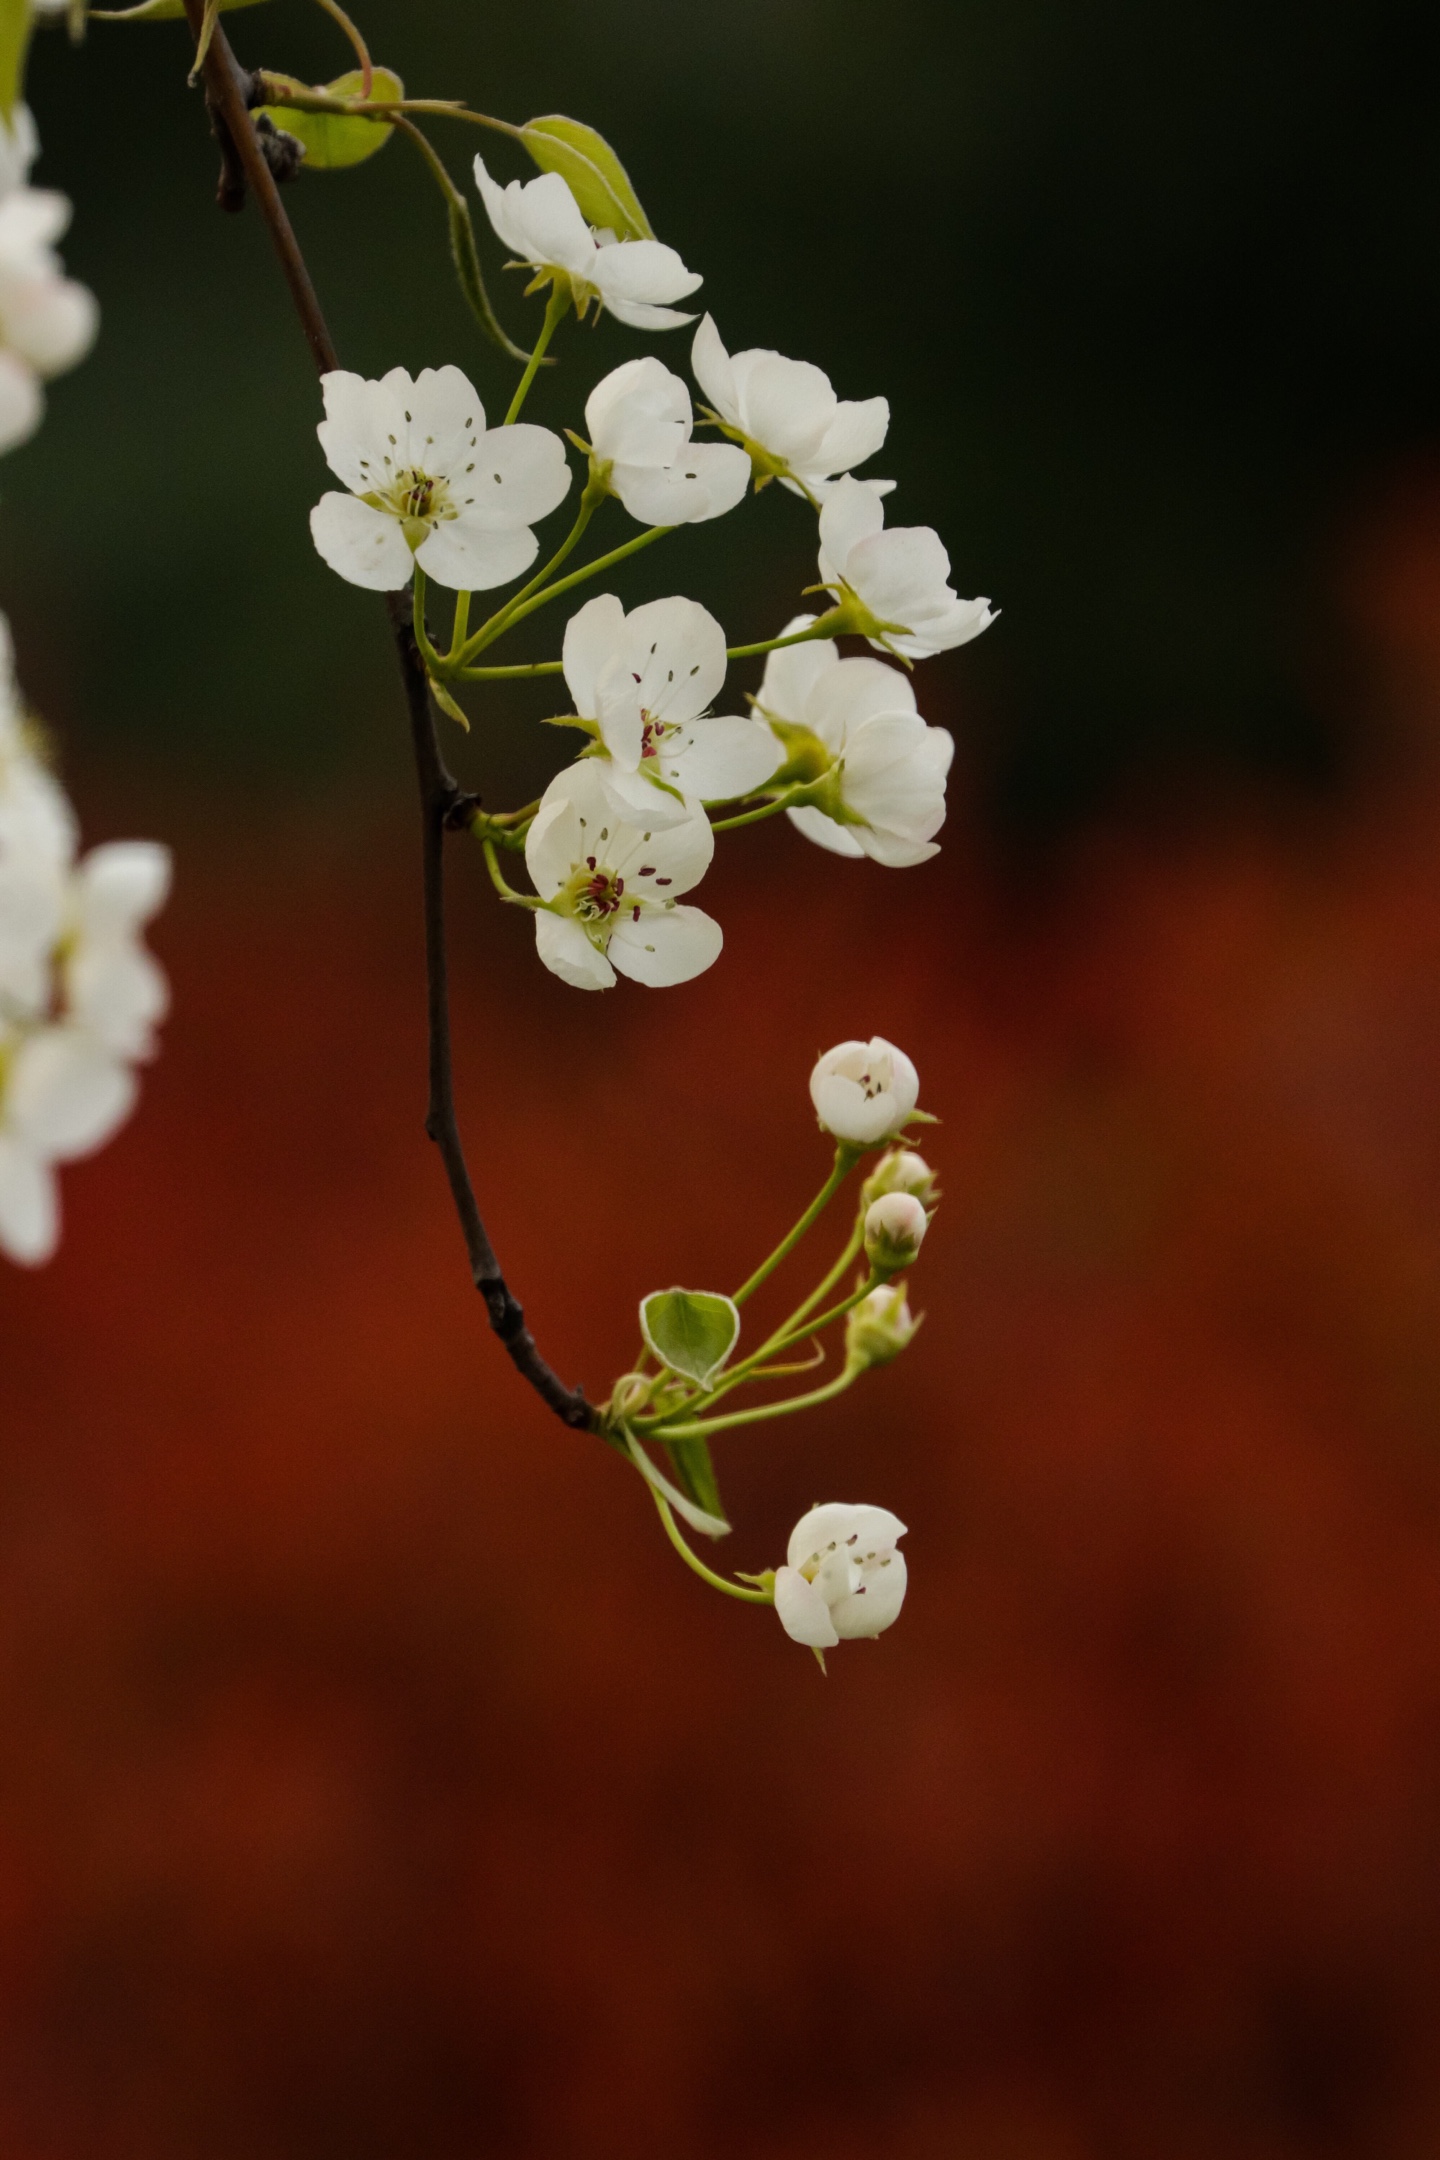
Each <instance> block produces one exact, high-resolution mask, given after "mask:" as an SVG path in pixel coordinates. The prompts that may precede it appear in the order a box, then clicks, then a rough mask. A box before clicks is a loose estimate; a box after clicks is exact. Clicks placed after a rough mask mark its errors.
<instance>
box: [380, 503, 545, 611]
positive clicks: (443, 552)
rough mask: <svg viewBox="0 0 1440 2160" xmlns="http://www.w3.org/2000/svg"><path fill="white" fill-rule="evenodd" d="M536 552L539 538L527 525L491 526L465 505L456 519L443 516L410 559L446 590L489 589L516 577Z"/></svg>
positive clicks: (485, 590)
mask: <svg viewBox="0 0 1440 2160" xmlns="http://www.w3.org/2000/svg"><path fill="white" fill-rule="evenodd" d="M389 522H390V523H392V524H393V523H394V520H393V519H392V520H390V521H389ZM395 529H396V530H397V531H399V527H398V525H397V526H396V528H395ZM402 539H403V535H402ZM539 552H540V542H539V539H538V538H537V537H536V535H535V533H534V532H533V531H532V530H531V528H530V527H529V526H528V525H506V526H501V527H499V528H496V527H495V526H493V525H491V524H489V523H487V522H484V521H482V520H481V519H480V518H478V517H475V516H473V515H472V513H471V512H469V511H468V510H467V511H462V512H461V514H460V516H459V517H458V518H442V519H441V520H440V522H439V524H437V525H436V526H435V528H434V530H433V531H432V532H430V533H429V534H428V535H427V537H426V538H425V539H424V540H423V541H422V542H421V544H420V546H419V547H418V548H417V549H416V550H415V560H416V561H417V562H418V563H419V565H420V567H421V569H422V570H423V571H424V572H425V575H426V577H428V578H433V579H434V581H435V583H436V584H437V585H444V586H445V587H447V589H448V590H449V591H451V592H488V591H489V590H490V588H491V587H492V586H494V585H508V584H509V583H510V580H511V579H512V578H517V577H520V576H521V575H522V574H523V573H524V572H525V571H526V570H528V569H529V567H530V565H531V563H532V562H534V560H535V557H536V556H537V555H538V554H539Z"/></svg>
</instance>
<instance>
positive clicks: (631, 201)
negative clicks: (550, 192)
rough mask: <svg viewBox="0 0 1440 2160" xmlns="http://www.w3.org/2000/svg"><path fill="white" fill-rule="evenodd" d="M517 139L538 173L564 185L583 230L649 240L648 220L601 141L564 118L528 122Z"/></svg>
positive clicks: (579, 123)
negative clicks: (586, 227)
mask: <svg viewBox="0 0 1440 2160" xmlns="http://www.w3.org/2000/svg"><path fill="white" fill-rule="evenodd" d="M520 139H521V141H522V142H523V143H524V145H525V147H526V149H527V150H528V151H529V152H530V155H531V157H532V158H534V160H535V163H536V164H537V165H538V166H539V167H540V170H541V172H558V173H559V175H560V177H561V179H562V180H565V181H568V183H569V186H570V192H571V194H572V195H573V196H574V197H575V200H576V202H577V203H579V205H580V214H581V216H582V217H583V218H584V219H585V221H586V223H587V224H590V225H596V226H599V227H600V228H601V229H602V230H603V229H604V228H606V227H608V228H609V230H610V231H611V232H613V233H614V235H615V237H616V239H617V240H653V239H654V237H655V235H654V233H653V232H652V230H651V228H650V220H649V219H648V218H647V217H646V215H645V212H644V211H643V210H642V209H641V207H640V199H639V197H638V196H637V195H636V193H635V190H634V188H633V187H632V186H631V184H630V175H629V173H627V172H626V170H625V168H624V166H623V165H622V164H621V162H620V160H619V158H618V157H616V155H615V152H614V151H613V150H612V149H611V147H610V145H609V143H607V142H606V140H605V138H604V136H603V135H600V134H597V133H596V131H595V129H594V128H592V127H586V126H585V124H584V122H583V121H580V120H567V119H566V117H565V115H564V113H546V114H545V115H544V117H543V118H542V119H539V120H527V121H526V123H525V125H524V127H523V128H521V130H520Z"/></svg>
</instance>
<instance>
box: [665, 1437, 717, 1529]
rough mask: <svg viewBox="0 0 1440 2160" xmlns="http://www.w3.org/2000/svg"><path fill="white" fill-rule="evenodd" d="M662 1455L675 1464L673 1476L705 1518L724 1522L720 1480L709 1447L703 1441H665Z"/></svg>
mask: <svg viewBox="0 0 1440 2160" xmlns="http://www.w3.org/2000/svg"><path fill="white" fill-rule="evenodd" d="M665 1452H666V1454H667V1455H668V1456H669V1457H670V1460H671V1462H672V1463H674V1465H675V1475H676V1477H678V1478H679V1480H680V1483H681V1485H682V1486H683V1487H684V1489H685V1491H686V1492H687V1493H688V1494H689V1495H690V1498H691V1499H692V1500H693V1501H694V1502H695V1505H696V1506H697V1507H700V1508H704V1510H705V1512H706V1514H707V1515H716V1516H718V1517H719V1518H720V1519H721V1521H722V1522H723V1520H724V1518H725V1503H724V1501H723V1500H722V1499H721V1498H720V1485H719V1480H718V1479H717V1478H716V1476H715V1465H714V1463H713V1462H712V1461H711V1459H710V1444H709V1442H708V1441H706V1440H667V1441H666V1443H665Z"/></svg>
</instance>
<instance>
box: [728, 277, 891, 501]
mask: <svg viewBox="0 0 1440 2160" xmlns="http://www.w3.org/2000/svg"><path fill="white" fill-rule="evenodd" d="M690 365H691V366H692V367H693V369H694V370H695V380H696V381H697V382H698V383H699V385H700V387H701V389H702V390H703V391H704V392H705V395H706V397H707V398H708V399H709V400H710V410H711V413H712V416H713V417H714V418H715V419H716V420H718V421H720V422H721V424H722V425H723V426H724V428H725V430H726V432H727V433H728V434H732V435H733V436H734V438H735V440H736V441H737V442H739V443H741V444H743V446H744V448H745V450H746V451H747V453H748V454H749V456H750V458H751V460H752V464H753V469H754V474H755V482H756V485H757V487H763V486H764V484H765V482H766V481H767V480H769V479H773V478H778V479H780V480H781V481H783V483H784V484H785V486H786V487H788V488H789V489H790V490H791V492H792V494H802V495H809V496H811V497H812V498H813V499H814V500H815V501H817V502H823V501H824V499H825V496H826V494H827V493H828V491H829V489H830V486H831V485H832V483H833V481H834V478H835V475H836V474H837V473H843V472H848V471H849V470H850V468H851V466H852V465H860V464H863V463H864V461H865V459H866V458H868V457H873V456H874V454H875V452H876V451H877V450H878V449H879V448H880V445H881V444H882V443H883V442H884V440H885V436H886V432H887V430H888V429H889V426H890V406H889V402H888V400H887V399H885V398H883V397H874V398H864V399H861V400H858V401H854V400H851V399H848V398H847V399H841V398H837V397H836V395H835V392H834V390H833V389H832V388H831V385H830V378H829V376H828V375H827V374H826V373H825V371H824V369H823V368H818V367H812V366H811V364H810V362H809V361H808V360H787V359H786V358H785V356H784V354H783V353H778V352H768V351H765V350H764V349H763V348H758V347H757V348H756V349H754V350H752V351H750V352H742V353H735V354H733V355H732V354H730V353H728V352H727V351H726V350H725V347H724V344H723V343H722V341H721V337H720V333H719V331H718V330H717V329H716V327H715V323H714V319H713V318H712V317H711V316H709V315H706V316H705V317H704V318H703V320H702V321H701V324H700V327H699V329H698V330H697V331H696V333H695V339H694V343H693V344H692V346H691V348H690ZM861 485H862V486H864V487H867V488H869V489H870V491H871V493H872V494H874V495H888V494H889V492H890V490H891V489H892V488H893V487H894V485H895V483H894V481H893V480H865V481H863V482H862V483H861Z"/></svg>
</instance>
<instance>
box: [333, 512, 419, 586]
mask: <svg viewBox="0 0 1440 2160" xmlns="http://www.w3.org/2000/svg"><path fill="white" fill-rule="evenodd" d="M310 537H311V539H312V540H313V541H314V542H315V547H316V551H317V552H318V554H319V556H320V559H321V561H322V562H325V563H328V564H329V566H330V568H331V569H332V570H334V571H335V572H336V573H337V575H338V576H340V577H343V578H345V579H347V580H348V582H349V583H350V584H352V585H364V586H366V587H368V588H369V590H370V591H372V592H398V591H399V589H400V587H401V586H402V585H408V584H409V582H410V576H411V572H412V570H413V568H414V558H413V556H412V555H411V553H410V549H409V547H408V545H407V544H406V540H405V535H404V533H403V532H402V531H401V529H400V523H399V520H398V519H397V518H393V517H390V516H388V515H387V514H386V512H385V511H383V510H372V509H371V507H370V505H369V504H368V503H362V502H361V501H360V499H359V497H358V496H356V495H334V494H331V495H322V496H321V498H320V500H319V502H318V503H316V505H315V508H314V509H313V510H312V511H311V513H310Z"/></svg>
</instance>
